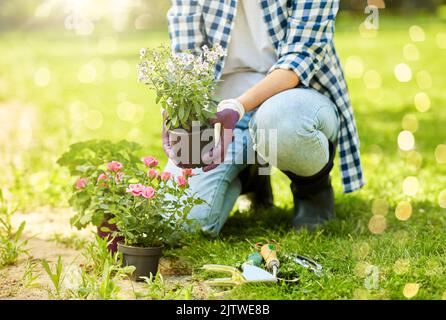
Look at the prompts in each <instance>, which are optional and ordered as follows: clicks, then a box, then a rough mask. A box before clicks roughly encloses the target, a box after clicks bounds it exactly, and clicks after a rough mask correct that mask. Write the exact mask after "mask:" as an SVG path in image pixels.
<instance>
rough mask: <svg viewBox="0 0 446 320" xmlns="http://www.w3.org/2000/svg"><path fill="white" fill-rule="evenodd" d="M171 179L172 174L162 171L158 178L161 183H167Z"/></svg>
mask: <svg viewBox="0 0 446 320" xmlns="http://www.w3.org/2000/svg"><path fill="white" fill-rule="evenodd" d="M171 177H172V174H171V173H170V172H167V171H164V172H163V173H161V175H160V178H161V180H162V181H168V180H169V179H170V178H171Z"/></svg>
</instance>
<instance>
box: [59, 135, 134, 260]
mask: <svg viewBox="0 0 446 320" xmlns="http://www.w3.org/2000/svg"><path fill="white" fill-rule="evenodd" d="M141 149H142V148H141V146H140V145H139V144H137V143H133V142H128V141H120V142H110V141H108V140H89V141H84V142H79V143H75V144H72V145H71V146H70V148H69V150H68V151H67V152H65V153H64V154H63V155H62V156H61V157H60V158H59V160H58V164H59V165H62V166H65V167H67V168H68V169H69V171H70V174H71V175H72V176H73V178H74V179H75V181H74V182H73V187H72V195H71V197H70V199H69V204H70V205H71V207H72V208H73V209H74V211H75V215H74V216H73V217H72V218H71V220H70V222H71V224H72V225H73V226H75V227H76V228H78V229H82V228H85V227H86V226H88V225H90V224H93V225H94V226H96V227H97V231H98V234H99V235H100V236H101V237H102V238H107V239H108V240H110V245H109V249H110V251H112V252H113V253H114V252H116V250H117V242H118V241H119V240H121V239H119V238H113V234H112V233H113V231H115V230H116V226H115V225H114V224H113V223H110V222H109V220H110V219H112V218H113V213H112V208H113V206H114V204H115V201H116V199H115V195H114V194H113V193H112V191H111V187H113V186H114V185H115V184H118V183H121V182H122V181H121V180H122V179H123V177H124V174H125V172H133V171H134V170H138V166H141V165H143V164H140V156H139V154H140V153H141ZM112 159H120V160H119V162H116V161H115V162H113V161H112Z"/></svg>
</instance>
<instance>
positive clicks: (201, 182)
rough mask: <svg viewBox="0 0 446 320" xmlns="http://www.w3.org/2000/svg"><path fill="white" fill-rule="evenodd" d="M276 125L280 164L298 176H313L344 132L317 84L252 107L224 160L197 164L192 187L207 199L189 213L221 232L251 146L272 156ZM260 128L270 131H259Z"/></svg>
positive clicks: (212, 231)
mask: <svg viewBox="0 0 446 320" xmlns="http://www.w3.org/2000/svg"><path fill="white" fill-rule="evenodd" d="M269 130H273V131H275V132H276V133H275V136H276V137H277V152H276V154H277V155H276V157H275V163H273V164H274V165H275V166H277V167H278V168H279V169H280V170H283V171H291V172H293V173H294V174H296V175H298V176H305V177H308V176H312V175H314V174H316V173H318V172H319V171H320V170H321V169H322V168H323V167H324V166H325V165H326V164H327V162H328V157H329V146H328V141H329V140H330V141H331V142H335V141H336V140H337V137H338V132H339V116H338V113H337V109H336V106H335V105H334V104H333V102H332V101H331V100H330V99H329V98H327V97H326V96H324V95H322V94H320V93H319V92H317V91H315V90H314V89H309V88H295V89H290V90H287V91H284V92H281V93H279V94H277V95H275V96H273V97H271V98H270V99H268V100H267V101H265V102H264V103H263V104H262V105H261V106H260V107H259V108H257V109H256V110H254V111H253V112H249V113H246V114H245V116H244V117H243V118H242V119H241V120H240V121H239V122H238V124H237V126H236V128H235V130H234V135H235V139H234V141H233V142H232V144H231V145H230V146H229V149H228V152H227V154H226V158H225V161H224V163H222V164H220V165H219V166H218V167H217V168H216V169H214V170H211V171H209V172H203V171H202V170H201V169H194V174H195V175H194V176H193V177H192V178H190V180H189V182H190V187H191V190H192V192H194V193H196V194H197V196H199V197H200V198H202V199H204V200H205V201H206V202H207V204H202V205H198V206H195V207H194V208H193V209H192V210H191V212H190V214H189V218H190V219H192V220H193V221H194V223H195V224H198V225H199V227H200V228H201V230H202V231H203V232H205V233H208V234H210V235H214V236H215V235H218V233H219V232H220V230H221V228H222V227H223V225H224V223H225V222H226V220H227V219H228V217H229V214H230V212H231V210H232V208H233V206H234V204H235V202H236V200H237V198H238V196H239V195H240V193H241V182H240V180H239V178H238V174H239V173H240V172H241V171H242V170H243V169H245V168H246V167H247V166H248V165H249V164H247V163H246V161H243V160H244V159H246V158H247V153H248V151H250V150H252V149H254V150H257V152H258V153H259V154H260V155H261V156H262V158H263V159H264V160H266V161H269V159H268V157H269V156H268V154H262V152H261V150H268V146H269V145H270V143H271V142H273V143H274V141H269V139H271V138H270V137H269V135H268V134H267V132H268V131H269ZM260 131H264V132H266V134H262V135H261V134H258V133H259V132H260ZM165 170H166V171H170V172H172V174H173V175H175V176H177V175H181V168H178V167H176V166H175V164H173V162H172V161H170V160H169V162H168V163H167V166H166V168H165Z"/></svg>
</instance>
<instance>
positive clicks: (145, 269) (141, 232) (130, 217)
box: [112, 157, 203, 280]
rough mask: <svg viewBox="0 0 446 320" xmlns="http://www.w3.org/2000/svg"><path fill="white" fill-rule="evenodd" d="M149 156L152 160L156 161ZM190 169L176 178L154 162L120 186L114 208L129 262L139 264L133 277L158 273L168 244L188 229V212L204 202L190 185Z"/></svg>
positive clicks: (122, 246)
mask: <svg viewBox="0 0 446 320" xmlns="http://www.w3.org/2000/svg"><path fill="white" fill-rule="evenodd" d="M153 159H154V158H152V157H148V158H146V160H147V161H148V162H151V163H154V162H153V161H152V160H153ZM190 175H191V172H190V171H187V170H186V171H184V174H183V175H182V176H178V177H176V178H175V179H174V177H172V175H171V174H170V173H169V172H162V173H159V171H158V170H157V168H156V166H155V165H154V164H152V165H151V166H150V169H149V170H148V171H147V172H134V176H133V177H132V178H130V179H128V180H127V181H128V183H127V185H126V186H125V194H123V191H124V189H123V188H124V186H116V188H117V193H118V194H120V198H119V199H118V200H117V202H116V205H115V206H114V208H113V214H114V218H113V219H112V222H113V223H115V224H116V226H117V231H116V232H115V233H116V235H117V236H119V237H122V238H123V239H124V241H122V242H120V243H118V250H119V251H121V252H122V253H123V260H124V262H125V263H126V264H127V265H131V266H135V268H136V269H135V272H134V273H133V275H132V277H133V279H135V280H142V279H141V278H140V277H149V276H150V274H153V275H155V274H156V272H157V270H158V262H159V259H160V257H161V254H162V249H163V247H164V245H165V244H177V243H178V241H179V240H180V239H181V237H182V234H183V232H184V227H185V224H187V223H188V222H189V221H188V219H187V216H188V214H189V212H190V210H191V209H192V208H193V207H194V206H195V205H197V204H201V203H203V201H202V200H200V199H199V198H197V197H195V196H194V195H193V194H192V193H191V192H190V190H189V189H188V179H189V176H190Z"/></svg>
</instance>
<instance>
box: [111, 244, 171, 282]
mask: <svg viewBox="0 0 446 320" xmlns="http://www.w3.org/2000/svg"><path fill="white" fill-rule="evenodd" d="M163 248H164V246H161V247H151V248H143V247H132V246H126V245H124V244H122V243H118V250H119V251H120V252H122V257H123V263H124V265H125V266H134V267H135V271H134V272H133V273H132V276H131V277H132V280H135V281H144V279H142V278H141V277H150V275H152V276H153V277H154V276H155V275H156V273H157V272H158V265H159V261H160V258H161V256H162V252H163Z"/></svg>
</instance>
